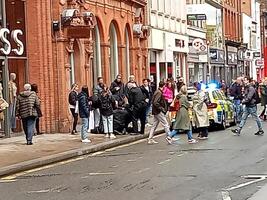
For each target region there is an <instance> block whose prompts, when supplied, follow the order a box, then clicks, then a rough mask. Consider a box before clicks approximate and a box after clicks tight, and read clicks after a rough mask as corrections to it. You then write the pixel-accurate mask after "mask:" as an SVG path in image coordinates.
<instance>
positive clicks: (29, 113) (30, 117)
mask: <svg viewBox="0 0 267 200" xmlns="http://www.w3.org/2000/svg"><path fill="white" fill-rule="evenodd" d="M24 90H25V91H23V92H21V93H20V94H19V96H18V99H17V100H18V101H17V105H16V115H17V117H19V118H21V120H22V125H23V130H24V132H25V135H26V140H27V145H32V136H33V131H34V127H35V121H36V118H37V116H38V113H37V109H40V101H39V98H38V97H37V95H36V93H35V92H33V91H31V85H30V84H29V83H27V84H25V85H24Z"/></svg>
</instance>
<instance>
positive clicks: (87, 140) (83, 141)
mask: <svg viewBox="0 0 267 200" xmlns="http://www.w3.org/2000/svg"><path fill="white" fill-rule="evenodd" d="M91 142H92V141H91V140H89V139H87V138H86V139H84V140H82V143H91Z"/></svg>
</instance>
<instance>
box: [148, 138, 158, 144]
mask: <svg viewBox="0 0 267 200" xmlns="http://www.w3.org/2000/svg"><path fill="white" fill-rule="evenodd" d="M147 143H148V144H158V142H157V141H156V140H154V139H148V142H147Z"/></svg>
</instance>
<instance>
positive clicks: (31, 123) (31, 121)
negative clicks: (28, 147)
mask: <svg viewBox="0 0 267 200" xmlns="http://www.w3.org/2000/svg"><path fill="white" fill-rule="evenodd" d="M35 121H36V117H26V118H23V119H22V126H23V130H24V133H25V136H26V140H27V142H32V136H33V132H34V127H35Z"/></svg>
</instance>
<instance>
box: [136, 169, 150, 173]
mask: <svg viewBox="0 0 267 200" xmlns="http://www.w3.org/2000/svg"><path fill="white" fill-rule="evenodd" d="M148 170H150V168H145V169H141V170H139V171H137V172H135V173H136V174H141V173H143V172H145V171H148Z"/></svg>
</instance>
